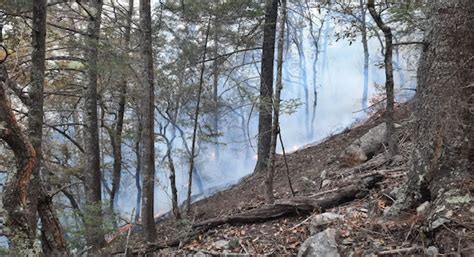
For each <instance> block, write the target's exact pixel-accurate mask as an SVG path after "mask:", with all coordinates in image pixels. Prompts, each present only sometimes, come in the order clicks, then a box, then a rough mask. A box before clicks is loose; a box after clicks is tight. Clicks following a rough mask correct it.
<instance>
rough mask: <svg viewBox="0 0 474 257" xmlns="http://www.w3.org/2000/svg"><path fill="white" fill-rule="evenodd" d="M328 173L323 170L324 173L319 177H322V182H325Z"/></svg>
mask: <svg viewBox="0 0 474 257" xmlns="http://www.w3.org/2000/svg"><path fill="white" fill-rule="evenodd" d="M327 173H328V171H327V170H323V171H321V175H319V177H320V178H321V179H322V180H324V179H326V176H327Z"/></svg>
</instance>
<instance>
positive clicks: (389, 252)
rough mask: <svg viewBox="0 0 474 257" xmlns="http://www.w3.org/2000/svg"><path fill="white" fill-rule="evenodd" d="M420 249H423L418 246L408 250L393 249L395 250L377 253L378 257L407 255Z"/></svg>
mask: <svg viewBox="0 0 474 257" xmlns="http://www.w3.org/2000/svg"><path fill="white" fill-rule="evenodd" d="M421 249H423V248H422V247H419V246H414V247H409V248H401V249H395V250H387V251H380V252H378V255H394V254H408V253H414V252H418V251H420V250H421Z"/></svg>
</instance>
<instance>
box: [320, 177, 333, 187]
mask: <svg viewBox="0 0 474 257" xmlns="http://www.w3.org/2000/svg"><path fill="white" fill-rule="evenodd" d="M331 184H332V180H330V179H325V180H323V182H321V188H323V187H327V186H329V185H331Z"/></svg>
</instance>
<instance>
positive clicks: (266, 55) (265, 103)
mask: <svg viewBox="0 0 474 257" xmlns="http://www.w3.org/2000/svg"><path fill="white" fill-rule="evenodd" d="M278 2H279V1H278V0H267V1H266V10H265V24H264V28H263V44H262V48H263V51H262V63H261V66H262V67H261V73H260V98H259V115H258V146H257V148H258V149H257V155H258V159H257V164H256V166H255V170H254V172H261V171H266V170H267V168H268V164H269V163H268V161H269V158H270V146H271V137H272V135H271V130H272V100H273V99H272V97H273V62H274V60H275V34H276V23H277V17H278Z"/></svg>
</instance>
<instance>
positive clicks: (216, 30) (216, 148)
mask: <svg viewBox="0 0 474 257" xmlns="http://www.w3.org/2000/svg"><path fill="white" fill-rule="evenodd" d="M214 27H215V28H214V58H216V59H215V60H214V61H213V63H212V66H213V67H212V69H213V71H212V75H213V79H212V80H213V87H214V88H213V89H214V92H213V95H212V98H213V99H212V100H213V102H214V114H213V117H212V118H213V129H214V133H215V136H216V139H215V141H216V142H215V144H214V155H215V158H216V160H217V161H219V159H220V152H219V149H220V146H219V65H220V62H221V60H220V59H219V58H218V56H219V51H218V50H219V49H218V47H219V42H218V41H219V30H220V25H219V21H218V19H217V17H215V19H214Z"/></svg>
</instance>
